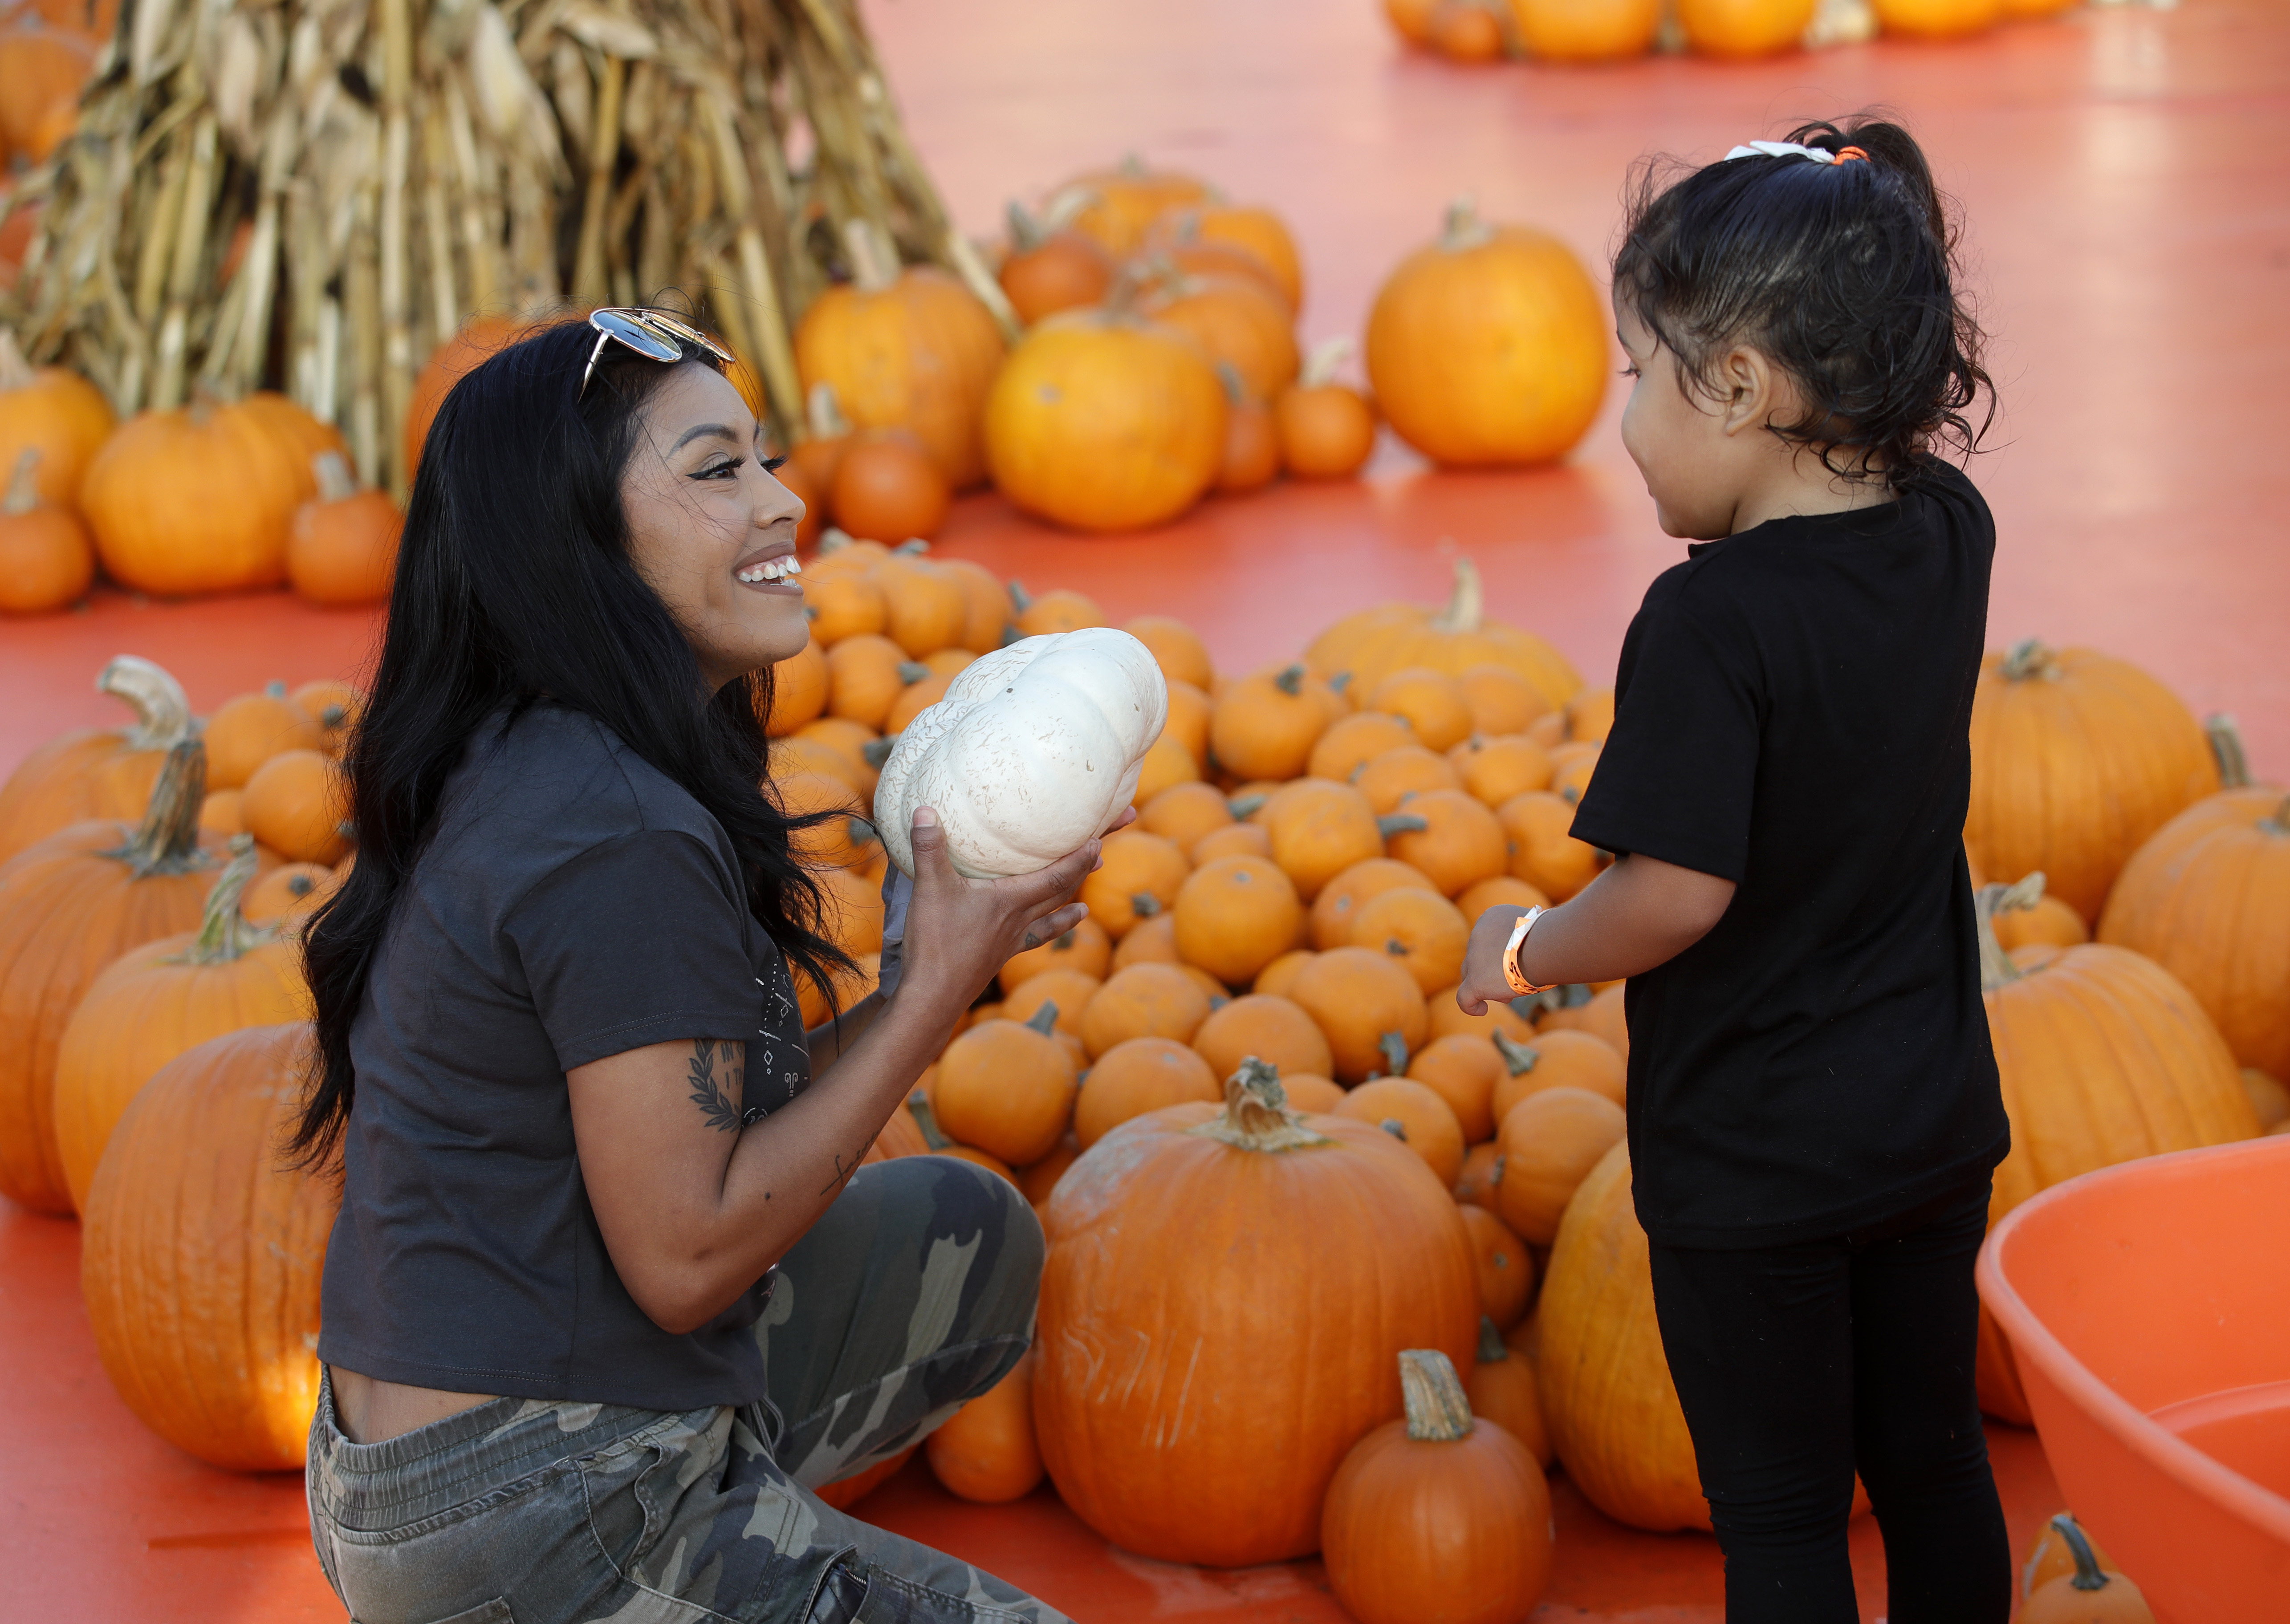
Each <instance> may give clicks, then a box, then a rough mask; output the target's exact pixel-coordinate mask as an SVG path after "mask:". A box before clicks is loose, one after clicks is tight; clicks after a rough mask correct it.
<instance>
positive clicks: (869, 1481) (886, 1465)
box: [813, 1151, 990, 1511]
mask: <svg viewBox="0 0 2290 1624" xmlns="http://www.w3.org/2000/svg"><path fill="white" fill-rule="evenodd" d="M946 1154H947V1155H949V1156H952V1155H957V1154H958V1152H955V1151H948V1152H947V1153H946ZM964 1159H965V1160H978V1159H980V1158H978V1157H976V1156H965V1158H964ZM987 1159H990V1158H987ZM921 1447H922V1445H921V1444H909V1445H907V1447H906V1448H904V1449H902V1450H901V1451H900V1452H898V1453H897V1454H895V1455H893V1456H891V1457H890V1458H889V1459H888V1460H877V1462H875V1464H874V1465H872V1466H869V1467H865V1468H861V1469H860V1470H858V1471H856V1472H853V1473H852V1474H851V1476H848V1477H838V1478H837V1479H836V1480H835V1481H834V1482H833V1483H830V1484H821V1486H820V1487H819V1488H818V1489H816V1490H814V1491H813V1493H815V1494H816V1495H817V1496H818V1498H819V1503H820V1504H821V1505H822V1506H832V1507H834V1508H835V1509H837V1511H848V1510H850V1509H851V1508H853V1506H855V1505H857V1504H858V1503H859V1502H860V1501H861V1500H865V1499H866V1498H867V1497H868V1496H869V1494H872V1493H873V1492H875V1491H876V1490H877V1489H879V1488H881V1487H882V1486H883V1485H884V1484H886V1483H888V1482H890V1481H891V1479H892V1478H893V1477H896V1476H898V1475H899V1473H900V1472H901V1470H902V1469H904V1468H905V1466H906V1464H907V1462H908V1461H909V1460H913V1459H914V1458H915V1451H917V1449H920V1448H921Z"/></svg>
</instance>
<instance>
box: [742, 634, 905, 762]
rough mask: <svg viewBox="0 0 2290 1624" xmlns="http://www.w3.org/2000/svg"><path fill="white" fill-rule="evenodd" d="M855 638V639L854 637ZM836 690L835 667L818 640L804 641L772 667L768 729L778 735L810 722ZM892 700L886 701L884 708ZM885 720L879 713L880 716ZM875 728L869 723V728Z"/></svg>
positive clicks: (776, 737)
mask: <svg viewBox="0 0 2290 1624" xmlns="http://www.w3.org/2000/svg"><path fill="white" fill-rule="evenodd" d="M853 641H855V639H853ZM832 692H834V668H833V667H832V666H831V665H830V664H829V662H828V658H827V654H826V652H825V651H824V650H822V649H821V647H820V646H819V644H818V643H817V642H816V641H813V642H809V643H806V644H804V645H803V649H802V652H799V653H795V654H790V655H789V656H788V657H787V658H786V659H785V660H781V661H780V662H779V663H778V664H777V665H775V666H773V668H772V708H771V709H770V711H769V712H768V713H766V715H765V717H764V732H766V733H768V734H769V735H771V736H772V737H773V738H774V739H784V738H786V737H788V736H789V734H791V733H794V732H797V731H799V730H800V729H802V728H805V727H807V726H809V725H810V724H812V723H813V721H815V720H816V719H817V718H818V716H819V713H820V712H821V710H823V709H825V708H826V707H827V704H828V700H829V695H830V694H831V693H832ZM889 708H890V700H888V699H887V698H886V699H885V701H884V709H885V710H886V711H887V710H888V709H889ZM876 719H877V721H880V720H881V717H880V716H877V718H876ZM867 731H868V732H870V733H871V732H874V731H875V730H874V729H873V727H871V726H869V728H868V730H867Z"/></svg>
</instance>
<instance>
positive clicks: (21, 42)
mask: <svg viewBox="0 0 2290 1624" xmlns="http://www.w3.org/2000/svg"><path fill="white" fill-rule="evenodd" d="M95 60H96V50H95V42H93V41H92V40H91V39H89V38H88V37H87V36H85V35H84V34H82V33H80V32H79V31H78V30H77V29H71V28H43V27H41V26H39V25H38V24H37V23H36V22H33V21H30V20H28V19H26V18H25V17H23V16H22V15H18V16H17V17H15V18H12V19H11V20H10V21H9V24H8V27H7V28H6V30H5V31H4V32H0V146H4V148H6V149H7V150H8V151H12V152H20V153H22V154H23V155H24V156H26V157H28V158H29V159H30V160H31V161H32V162H33V163H35V164H37V163H40V162H42V161H43V160H44V159H45V158H46V157H47V156H48V154H49V153H50V152H51V151H52V150H53V149H54V137H53V135H52V133H51V132H49V130H48V128H47V126H48V125H49V123H50V121H51V120H52V118H53V117H54V116H55V115H56V114H57V112H58V110H59V109H68V108H74V107H76V105H77V103H78V101H79V96H80V91H81V89H82V87H83V86H84V85H85V84H86V83H87V80H88V76H89V74H90V72H91V71H92V69H93V68H94V66H95Z"/></svg>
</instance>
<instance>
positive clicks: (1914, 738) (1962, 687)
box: [1458, 123, 2011, 1624]
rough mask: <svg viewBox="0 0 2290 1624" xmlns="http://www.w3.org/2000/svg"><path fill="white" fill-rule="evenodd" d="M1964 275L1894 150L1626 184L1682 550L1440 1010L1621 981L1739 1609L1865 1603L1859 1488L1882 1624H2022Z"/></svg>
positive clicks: (1633, 428) (1808, 143)
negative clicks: (2003, 1476)
mask: <svg viewBox="0 0 2290 1624" xmlns="http://www.w3.org/2000/svg"><path fill="white" fill-rule="evenodd" d="M1951 251H1952V234H1951V230H1950V223H1949V220H1948V219H1947V217H1946V215H1945V213H1944V212H1943V211H1942V205H1941V203H1940V200H1939V199H1938V197H1937V196H1936V195H1935V194H1934V188H1933V182H1932V177H1931V173H1930V172H1929V170H1928V169H1927V168H1926V164H1925V160H1924V156H1923V155H1922V154H1921V153H1920V152H1919V151H1918V148H1917V146H1916V143H1915V142H1914V141H1913V140H1910V137H1909V135H1908V134H1907V132H1905V131H1903V130H1902V129H1900V128H1899V127H1897V126H1895V125H1894V124H1883V123H1861V124H1856V125H1854V126H1853V127H1851V128H1849V129H1845V130H1840V129H1838V127H1837V126H1835V125H1833V124H1813V125H1808V126H1806V127H1805V128H1803V129H1800V130H1798V131H1795V132H1792V133H1791V135H1790V140H1788V141H1786V142H1759V143H1756V144H1754V145H1753V146H1750V147H1742V148H1735V149H1734V152H1733V153H1731V154H1730V155H1728V156H1727V157H1726V159H1725V160H1724V161H1722V162H1719V163H1717V164H1710V165H1709V166H1708V167H1707V168H1704V169H1701V170H1699V171H1696V172H1693V173H1690V174H1687V175H1685V177H1684V178H1683V179H1680V180H1677V181H1676V183H1675V184H1673V185H1670V186H1669V187H1668V188H1666V189H1665V188H1658V187H1657V186H1656V185H1655V184H1654V183H1653V180H1651V178H1645V179H1642V180H1641V182H1640V184H1639V186H1638V188H1637V193H1636V196H1635V197H1634V199H1633V202H1632V205H1631V208H1630V211H1629V228H1628V232H1627V235H1626V236H1625V238H1624V241H1623V243H1622V245H1621V251H1620V252H1618V253H1617V254H1616V256H1615V260H1614V311H1615V316H1616V320H1617V324H1618V332H1619V336H1620V338H1621V345H1622V348H1623V349H1624V350H1625V351H1626V352H1627V353H1628V355H1629V361H1630V365H1629V376H1630V377H1632V378H1633V379H1634V380H1636V381H1635V382H1634V384H1633V386H1632V388H1631V394H1630V399H1629V405H1628V407H1627V409H1626V410H1625V411H1624V412H1623V414H1622V443H1623V444H1624V445H1625V446H1626V447H1627V448H1628V449H1629V453H1630V457H1631V459H1632V460H1634V461H1635V462H1636V463H1637V466H1638V469H1639V471H1640V472H1641V473H1642V474H1643V475H1644V476H1645V483H1646V489H1647V491H1648V492H1651V493H1652V495H1653V499H1654V507H1655V512H1656V515H1657V516H1658V517H1659V519H1660V521H1661V527H1662V529H1663V530H1664V531H1665V532H1668V533H1669V534H1670V535H1673V536H1679V537H1684V538H1688V539H1690V540H1693V541H1694V542H1696V543H1697V545H1694V546H1691V547H1689V548H1686V554H1687V557H1686V561H1685V563H1683V564H1678V565H1677V566H1676V567H1675V568H1672V569H1670V570H1669V571H1667V572H1664V573H1663V574H1662V575H1661V576H1660V577H1659V578H1657V579H1656V580H1655V581H1654V583H1653V586H1652V587H1651V588H1649V589H1648V590H1647V592H1646V596H1645V604H1644V606H1643V607H1642V608H1641V609H1640V610H1639V612H1638V615H1637V620H1635V621H1633V622H1632V624H1631V626H1630V629H1629V635H1628V636H1627V637H1626V638H1625V639H1624V640H1623V644H1622V652H1621V670H1620V674H1619V676H1618V677H1617V679H1616V683H1615V694H1616V701H1617V703H1616V709H1615V716H1614V724H1613V733H1612V735H1611V737H1609V738H1608V740H1606V743H1605V749H1604V751H1603V753H1602V754H1601V755H1600V756H1599V759H1598V771H1597V778H1596V780H1594V782H1593V783H1592V784H1591V786H1590V788H1589V791H1588V792H1587V793H1586V794H1585V795H1584V796H1583V798H1582V804H1581V810H1580V812H1578V813H1577V814H1576V816H1575V820H1574V827H1573V832H1574V834H1575V836H1576V837H1578V838H1580V839H1582V840H1586V841H1589V842H1590V843H1591V844H1594V845H1597V846H1600V847H1603V848H1605V850H1607V851H1610V852H1613V853H1614V856H1615V860H1614V863H1613V867H1612V868H1608V869H1607V870H1606V871H1605V873H1604V874H1603V875H1601V876H1599V878H1598V879H1597V882H1596V883H1595V884H1592V885H1590V886H1589V888H1588V889H1587V890H1585V891H1584V892H1582V893H1581V895H1580V896H1578V897H1576V898H1575V899H1574V900H1572V901H1570V902H1568V903H1567V904H1566V905H1565V907H1563V908H1552V909H1549V910H1542V909H1532V910H1522V909H1519V908H1495V909H1492V910H1490V911H1489V912H1488V913H1487V914H1486V915H1485V916H1484V917H1482V918H1481V919H1480V920H1479V921H1478V922H1477V925H1476V927H1475V928H1474V931H1473V933H1472V939H1471V948H1470V957H1469V963H1468V964H1467V966H1466V971H1465V974H1464V978H1463V984H1462V988H1461V991H1460V993H1459V995H1458V997H1459V1001H1460V1002H1461V1004H1462V1006H1463V1008H1464V1009H1465V1010H1466V1011H1469V1012H1473V1013H1477V1012H1480V1011H1481V1010H1483V1009H1484V1008H1485V1005H1486V1004H1488V1003H1490V1002H1493V1001H1496V1000H1501V999H1508V998H1511V997H1514V996H1517V995H1518V994H1520V993H1521V992H1525V991H1531V990H1535V989H1539V988H1542V987H1544V986H1547V985H1550V984H1554V983H1560V982H1581V981H1605V980H1616V979H1618V978H1621V977H1624V976H1627V977H1629V995H1628V998H1629V1002H1628V1008H1629V1025H1630V1038H1631V1045H1630V1068H1629V1070H1630V1076H1629V1146H1630V1156H1631V1162H1632V1166H1633V1172H1634V1176H1635V1179H1636V1190H1637V1212H1638V1217H1639V1220H1640V1221H1641V1222H1643V1223H1644V1225H1645V1230H1646V1234H1647V1236H1648V1238H1649V1240H1650V1241H1651V1243H1652V1259H1653V1292H1654V1306H1655V1308H1656V1311H1657V1314H1658V1316H1659V1318H1660V1321H1661V1334H1662V1345H1663V1348H1664V1349H1665V1351H1666V1352H1667V1354H1668V1356H1669V1367H1670V1371H1671V1373H1672V1375H1673V1376H1674V1377H1675V1378H1676V1380H1677V1392H1678V1397H1679V1399H1680V1401H1681V1402H1682V1404H1684V1406H1685V1419H1686V1424H1687V1426H1688V1428H1690V1429H1691V1431H1692V1433H1693V1444H1694V1453H1695V1456H1696V1459H1697V1460H1698V1462H1699V1465H1700V1468H1701V1486H1702V1492H1703V1493H1704V1494H1706V1495H1707V1496H1708V1498H1709V1514H1710V1521H1711V1524H1713V1526H1714V1527H1715V1528H1716V1530H1717V1533H1718V1540H1719V1542H1720V1544H1721V1545H1722V1546H1723V1547H1724V1549H1725V1552H1726V1617H1727V1619H1728V1620H1730V1621H1731V1624H1766V1621H1767V1620H1774V1621H1779V1620H1790V1621H1792V1624H1794V1621H1796V1620H1806V1621H1807V1624H1811V1621H1814V1620H1818V1621H1820V1624H1830V1621H1832V1620H1834V1621H1835V1624H1850V1621H1851V1620H1856V1619H1857V1618H1858V1617H1859V1613H1858V1611H1857V1609H1856V1606H1855V1604H1854V1589H1853V1575H1852V1571H1851V1567H1850V1565H1849V1564H1848V1562H1847V1557H1846V1523H1847V1519H1848V1517H1849V1516H1850V1512H1851V1506H1852V1500H1853V1485H1854V1473H1855V1472H1856V1470H1857V1471H1858V1473H1859V1475H1860V1477H1861V1480H1862V1483H1863V1484H1866V1485H1867V1487H1868V1491H1869V1498H1870V1504H1871V1505H1872V1506H1873V1508H1875V1511H1876V1515H1877V1519H1878V1526H1879V1527H1880V1528H1881V1529H1882V1531H1883V1533H1884V1538H1885V1551H1886V1563H1887V1566H1888V1569H1889V1573H1890V1583H1891V1605H1890V1609H1889V1616H1890V1618H1891V1620H1892V1624H2002V1620H2004V1619H2005V1618H2006V1615H2007V1614H2008V1612H2009V1611H2010V1604H2011V1598H2010V1556H2009V1552H2008V1550H2007V1548H2006V1537H2005V1530H2004V1518H2003V1512H2002V1508H2001V1507H2000V1506H1999V1504H1998V1500H1997V1496H1996V1488H1995V1484H1994V1481H1993V1479H1992V1478H1991V1477H1990V1472H1989V1466H1988V1454H1987V1445H1986V1443H1985V1441H1984V1439H1983V1438H1982V1433H1981V1424H1980V1413H1979V1409H1978V1406H1977V1404H1976V1401H1975V1399H1974V1389H1973V1354H1974V1342H1975V1340H1976V1335H1977V1319H1978V1304H1977V1299H1976V1298H1975V1296H1974V1291H1973V1279H1972V1267H1973V1260H1974V1254H1975V1253H1976V1252H1978V1250H1979V1247H1980V1243H1981V1238H1982V1235H1983V1233H1984V1231H1985V1228H1986V1220H1987V1212H1988V1189H1989V1174H1990V1172H1991V1170H1992V1169H1993V1168H1994V1167H1995V1165H1996V1164H1997V1163H1998V1161H1999V1160H2001V1159H2002V1157H2003V1155H2004V1152H2005V1148H2006V1144H2007V1143H2008V1140H2009V1130H2008V1128H2007V1126H2006V1121H2005V1116H2004V1108H2003V1103H2002V1100H2001V1097H2000V1094H1999V1092H1998V1084H1997V1075H1996V1061H1995V1058H1994V1055H1993V1053H1992V1052H1991V1051H1990V1047H1989V1040H1988V1023H1987V1019H1986V1016H1985V1014H1984V1013H1983V1012H1982V1006H1981V998H1980V976H1979V964H1978V956H1977V954H1976V952H1975V949H1974V924H1973V905H1972V887H1971V882H1970V877H1969V876H1968V875H1967V873H1966V868H1965V860H1964V850H1963V844H1962V841H1961V834H1962V830H1963V828H1964V818H1965V806H1966V797H1967V795H1968V793H1969V786H1970V776H1971V758H1970V752H1969V748H1968V746H1967V743H1966V727H1967V724H1968V722H1969V719H1970V716H1971V711H1972V694H1973V686H1974V680H1975V678H1976V677H1977V676H1978V674H1979V668H1980V657H1981V649H1982V643H1983V641H1984V635H1983V634H1984V630H1985V624H1986V620H1987V611H1988V573H1989V564H1990V557H1991V555H1992V554H1993V551H1994V548H1995V530H1994V526H1993V524H1991V522H1990V517H1989V513H1988V508H1987V505H1986V504H1985V503H1984V502H1982V500H1981V498H1980V494H1979V492H1977V491H1975V490H1974V488H1973V486H1972V484H1971V483H1970V481H1968V480H1967V479H1966V478H1965V476H1963V474H1961V473H1960V472H1958V469H1957V468H1954V467H1952V466H1951V465H1950V464H1949V463H1946V462H1944V461H1942V460H1940V458H1939V457H1938V456H1937V455H1935V454H1934V453H1935V452H1936V451H1938V450H1940V449H1942V448H1944V447H1947V446H1950V445H1953V446H1956V447H1958V448H1961V449H1964V450H1967V451H1968V450H1969V449H1970V448H1971V447H1972V445H1973V444H1974V443H1975V442H1976V441H1977V439H1978V437H1979V430H1978V429H1976V428H1974V427H1973V426H1972V424H1971V423H1970V422H1969V421H1968V420H1967V419H1966V415H1965V414H1966V411H1967V410H1968V409H1969V408H1970V407H1971V406H1972V405H1973V403H1974V401H1975V399H1976V398H1978V397H1979V396H1981V395H1982V393H1984V392H1987V391H1988V390H1989V387H1990V386H1989V380H1988V377H1987V374H1986V373H1985V372H1982V370H1981V367H1980V364H1979V355H1978V345H1979V338H1980V334H1979V331H1978V329H1977V327H1976V326H1975V325H1974V323H1973V321H1972V318H1971V317H1970V316H1968V315H1967V314H1966V311H1965V309H1964V308H1963V306H1962V305H1961V304H1960V303H1958V299H1957V295H1956V292H1955V289H1954V285H1953V284H1954V266H1953V264H1952V252H1951ZM1990 398H1991V400H1992V396H1990Z"/></svg>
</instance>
